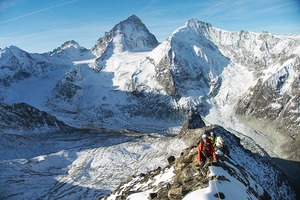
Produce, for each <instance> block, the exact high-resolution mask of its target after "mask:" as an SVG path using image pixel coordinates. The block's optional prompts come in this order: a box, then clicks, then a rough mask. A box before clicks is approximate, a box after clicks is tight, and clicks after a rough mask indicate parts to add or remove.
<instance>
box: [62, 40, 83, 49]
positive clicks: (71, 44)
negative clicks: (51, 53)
mask: <svg viewBox="0 0 300 200" xmlns="http://www.w3.org/2000/svg"><path fill="white" fill-rule="evenodd" d="M79 47H80V46H79V44H78V43H77V42H75V41H74V40H70V41H67V42H65V43H64V44H62V45H61V49H67V48H75V49H78V48H79Z"/></svg>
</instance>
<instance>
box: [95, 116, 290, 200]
mask: <svg viewBox="0 0 300 200" xmlns="http://www.w3.org/2000/svg"><path fill="white" fill-rule="evenodd" d="M195 117H197V115H194V117H192V118H190V120H189V122H187V123H186V124H185V126H184V127H183V129H182V130H181V133H180V134H179V135H178V136H176V137H179V138H181V139H184V140H185V141H186V142H187V143H188V144H190V147H188V148H186V149H185V150H183V152H182V153H181V155H180V157H177V158H175V157H174V156H170V157H169V158H168V159H167V160H168V165H167V166H165V167H160V166H159V167H157V168H156V169H154V170H152V171H149V172H147V173H142V174H139V175H133V176H130V177H128V178H127V179H126V180H125V181H124V182H122V183H121V184H120V185H119V186H118V187H117V189H116V190H114V191H113V192H112V193H111V194H110V195H107V196H105V197H102V198H100V199H102V200H112V199H116V200H123V199H124V200H125V199H153V200H166V199H171V200H177V199H193V197H195V195H196V196H197V198H195V199H199V198H202V196H201V194H202V193H201V191H204V190H206V191H207V192H205V198H216V199H228V198H229V199H259V200H270V199H281V198H287V199H293V198H294V197H295V194H294V191H293V189H292V188H290V186H289V185H288V183H287V182H286V181H283V179H284V178H283V177H284V175H283V173H282V172H279V173H275V174H273V173H270V170H271V171H273V170H277V169H276V167H274V166H272V165H270V164H268V162H266V160H265V158H263V157H259V156H258V155H252V154H251V153H250V152H248V151H247V150H245V149H244V148H243V147H242V146H241V144H240V141H239V139H238V138H237V137H235V136H234V135H233V134H231V133H230V132H228V131H226V130H224V129H223V128H222V127H218V126H204V127H203V121H202V120H200V121H198V123H197V122H195V121H196V120H195ZM199 127H202V128H199ZM211 131H214V132H217V133H218V135H220V136H222V138H223V139H224V141H225V144H226V145H224V146H223V147H222V149H221V150H222V152H221V151H218V162H217V163H211V162H207V163H206V164H205V166H204V167H203V168H202V169H201V170H200V169H199V165H198V161H197V143H198V141H199V140H200V138H201V137H200V136H201V135H202V134H203V133H209V132H211ZM244 156H245V157H247V159H245V160H244V159H242V157H244ZM249 158H250V159H249ZM239 159H241V160H243V161H242V162H240V161H239ZM248 159H249V160H248ZM247 160H248V161H247ZM254 160H255V161H254ZM252 161H254V163H251V162H252ZM243 162H246V163H243ZM262 165H263V166H262ZM254 170H255V171H256V172H255V171H254ZM220 171H223V172H222V173H221V172H220ZM224 171H225V172H226V173H225V172H224ZM259 173H261V174H260V175H259ZM268 175H274V177H272V178H271V177H269V178H270V180H269V181H267V182H265V180H264V181H262V180H260V179H264V178H265V177H264V176H268ZM274 182H277V183H279V185H276V184H274ZM236 184H238V185H239V186H238V187H237V185H236ZM224 185H228V186H227V187H224ZM241 187H242V188H243V191H246V192H244V193H243V192H240V191H238V189H237V188H241ZM207 188H210V189H207ZM229 188H231V189H229ZM234 188H236V189H234ZM264 188H265V189H264ZM279 188H285V189H287V190H286V191H287V192H286V193H281V194H280V193H278V191H279V190H280V189H279ZM203 198H204V196H203Z"/></svg>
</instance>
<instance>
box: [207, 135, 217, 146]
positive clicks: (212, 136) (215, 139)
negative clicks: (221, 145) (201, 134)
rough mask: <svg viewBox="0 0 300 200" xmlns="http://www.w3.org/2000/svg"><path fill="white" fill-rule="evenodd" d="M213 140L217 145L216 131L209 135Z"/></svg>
mask: <svg viewBox="0 0 300 200" xmlns="http://www.w3.org/2000/svg"><path fill="white" fill-rule="evenodd" d="M208 138H209V139H210V141H211V143H212V144H213V145H214V146H216V142H217V136H216V134H215V133H214V132H210V136H209V137H208Z"/></svg>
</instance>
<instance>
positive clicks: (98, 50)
mask: <svg viewBox="0 0 300 200" xmlns="http://www.w3.org/2000/svg"><path fill="white" fill-rule="evenodd" d="M158 44H159V43H158V41H157V39H156V38H155V36H154V35H153V34H152V33H150V32H149V30H148V29H147V27H146V26H145V25H144V24H143V22H142V21H141V20H140V19H139V18H138V17H137V16H135V15H132V16H130V17H129V18H127V19H126V20H124V21H121V22H120V23H119V24H117V25H115V26H114V28H113V29H112V30H111V31H109V32H108V33H105V35H104V37H102V38H100V39H99V40H98V42H97V44H96V45H95V46H94V47H93V48H92V51H93V53H94V54H95V55H96V56H97V57H101V56H102V55H103V54H104V53H105V52H106V53H105V54H106V55H107V56H109V55H111V54H112V53H113V52H115V53H117V52H123V51H138V50H145V49H148V50H149V49H153V48H155V47H156V46H157V45H158Z"/></svg>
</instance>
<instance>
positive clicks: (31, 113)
mask: <svg viewBox="0 0 300 200" xmlns="http://www.w3.org/2000/svg"><path fill="white" fill-rule="evenodd" d="M0 121H1V122H0V129H2V130H4V129H12V130H25V131H30V130H36V129H40V128H41V129H42V128H48V129H62V128H66V127H67V126H66V125H65V124H64V123H63V122H62V121H59V120H57V119H56V118H55V117H54V116H52V115H49V114H47V113H46V112H43V111H40V110H38V109H36V108H34V107H32V106H30V105H28V104H26V103H18V104H13V105H7V104H3V103H1V104H0Z"/></svg>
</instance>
